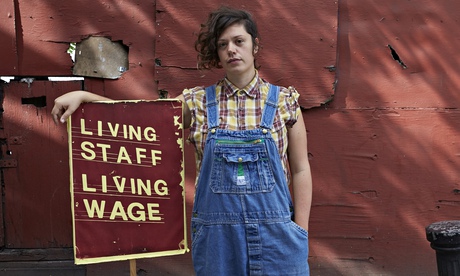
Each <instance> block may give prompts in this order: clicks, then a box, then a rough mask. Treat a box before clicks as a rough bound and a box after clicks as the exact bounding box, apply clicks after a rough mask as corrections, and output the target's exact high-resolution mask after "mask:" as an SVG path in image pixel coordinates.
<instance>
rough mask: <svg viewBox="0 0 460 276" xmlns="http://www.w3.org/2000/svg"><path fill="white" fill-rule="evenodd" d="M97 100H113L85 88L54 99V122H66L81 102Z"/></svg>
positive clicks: (52, 113) (52, 111)
mask: <svg viewBox="0 0 460 276" xmlns="http://www.w3.org/2000/svg"><path fill="white" fill-rule="evenodd" d="M95 101H111V99H109V98H106V97H103V96H100V95H97V94H94V93H91V92H88V91H83V90H77V91H72V92H69V93H66V94H64V95H62V96H60V97H58V98H56V99H55V100H54V107H53V109H52V110H51V115H52V116H53V120H54V123H56V124H58V122H61V123H65V121H66V120H67V118H69V116H70V115H71V114H72V113H74V111H75V110H76V109H77V108H78V107H79V106H80V104H81V103H89V102H95Z"/></svg>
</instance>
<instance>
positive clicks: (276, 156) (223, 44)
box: [52, 7, 312, 275]
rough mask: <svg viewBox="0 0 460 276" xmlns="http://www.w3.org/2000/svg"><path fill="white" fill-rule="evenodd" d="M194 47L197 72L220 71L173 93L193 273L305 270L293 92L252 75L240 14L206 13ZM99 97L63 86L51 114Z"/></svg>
mask: <svg viewBox="0 0 460 276" xmlns="http://www.w3.org/2000/svg"><path fill="white" fill-rule="evenodd" d="M195 48H196V50H197V51H198V67H199V68H200V69H211V68H223V69H224V71H225V77H224V78H223V79H222V80H220V81H218V82H217V83H216V84H215V85H212V86H208V87H195V88H192V89H185V90H184V91H183V93H182V95H181V96H179V98H180V99H181V100H182V101H184V102H185V103H186V108H185V110H184V126H185V127H190V137H189V139H190V141H191V142H192V143H193V144H194V146H195V149H196V161H197V169H198V172H197V182H196V193H195V201H194V206H193V212H192V223H191V228H192V229H191V235H192V258H193V264H194V268H195V271H196V273H197V275H309V267H308V262H307V259H308V232H307V231H308V221H309V215H310V206H311V198H312V181H311V173H310V165H309V162H308V152H307V137H306V130H305V126H304V122H303V118H302V116H301V112H300V107H299V104H298V102H297V100H298V97H299V94H298V92H297V91H296V90H295V89H294V88H293V87H288V88H285V87H278V86H274V85H271V84H270V83H268V82H266V81H265V80H263V79H262V78H261V77H260V76H259V74H258V71H257V69H256V63H255V56H256V54H257V52H258V51H259V39H258V32H257V26H256V24H255V22H254V20H253V18H252V17H251V15H250V14H249V13H248V12H246V11H243V10H235V9H231V8H227V7H223V8H220V9H218V10H216V11H214V12H212V13H211V14H210V16H209V18H208V21H207V22H206V24H205V25H203V27H202V29H201V31H200V33H199V36H198V40H197V41H196V44H195ZM98 100H109V99H107V98H105V97H102V96H99V95H96V94H93V93H90V92H86V91H74V92H70V93H67V94H65V95H63V96H61V97H59V98H57V99H56V100H55V106H54V108H53V111H52V115H53V118H54V120H55V121H56V122H57V121H61V122H65V121H66V119H67V118H68V116H69V115H70V114H71V113H73V112H74V111H75V109H76V108H77V107H78V106H79V105H80V103H82V102H91V101H98ZM289 184H290V185H292V191H293V196H292V198H293V201H292V200H291V194H290V191H289V186H288V185H289ZM294 213H295V222H294V221H293V219H294Z"/></svg>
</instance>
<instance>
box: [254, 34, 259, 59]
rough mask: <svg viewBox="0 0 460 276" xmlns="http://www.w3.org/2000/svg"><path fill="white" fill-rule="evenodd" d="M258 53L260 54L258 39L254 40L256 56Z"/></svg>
mask: <svg viewBox="0 0 460 276" xmlns="http://www.w3.org/2000/svg"><path fill="white" fill-rule="evenodd" d="M257 52H259V39H258V38H257V37H256V38H255V39H254V55H255V54H257Z"/></svg>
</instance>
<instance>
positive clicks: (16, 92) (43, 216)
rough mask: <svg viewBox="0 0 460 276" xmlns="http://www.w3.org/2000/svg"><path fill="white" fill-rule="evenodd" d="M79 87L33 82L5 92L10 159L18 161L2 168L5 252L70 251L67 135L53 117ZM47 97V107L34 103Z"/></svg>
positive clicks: (79, 85) (74, 84)
mask: <svg viewBox="0 0 460 276" xmlns="http://www.w3.org/2000/svg"><path fill="white" fill-rule="evenodd" d="M81 86H82V84H81V82H48V81H34V82H32V83H30V84H27V83H18V82H11V83H10V84H8V85H6V86H5V87H4V100H3V110H4V112H3V127H4V133H5V137H6V138H7V139H8V140H7V143H6V150H7V151H8V153H6V155H7V156H9V157H11V158H14V159H15V160H17V166H16V167H13V168H3V169H2V171H3V179H4V183H5V185H4V206H5V208H4V214H5V216H4V221H5V231H6V234H5V238H6V242H5V247H6V248H16V249H18V248H50V247H71V246H72V228H71V215H70V205H69V204H70V193H69V163H68V150H67V133H66V129H65V128H64V127H62V126H56V125H54V123H53V121H52V118H51V116H50V112H51V108H52V107H53V104H54V102H53V101H54V99H55V98H56V97H57V96H59V95H61V94H63V93H64V92H67V91H71V90H78V89H81ZM43 96H44V97H46V106H44V107H37V106H36V105H34V104H33V103H34V101H33V100H34V99H40V98H41V97H43ZM25 99H28V101H24V100H25ZM37 105H38V104H37ZM39 106H40V105H39ZM4 155H5V153H4Z"/></svg>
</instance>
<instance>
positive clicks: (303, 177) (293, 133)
mask: <svg viewBox="0 0 460 276" xmlns="http://www.w3.org/2000/svg"><path fill="white" fill-rule="evenodd" d="M288 139H289V141H288V156H289V167H290V170H291V175H292V179H291V185H292V189H293V190H292V191H293V201H294V214H295V222H296V223H297V224H298V225H299V226H301V227H302V228H304V229H305V230H307V231H308V221H309V219H310V210H311V201H312V177H311V171H310V163H309V161H308V149H307V131H306V129H305V124H304V121H303V117H302V115H300V116H299V118H298V120H297V122H296V123H295V124H294V125H293V127H292V128H288Z"/></svg>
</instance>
